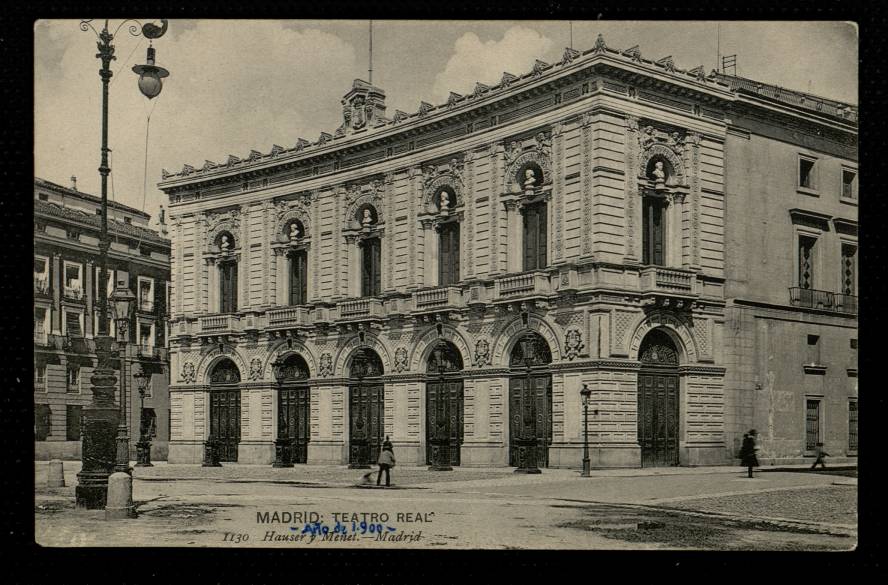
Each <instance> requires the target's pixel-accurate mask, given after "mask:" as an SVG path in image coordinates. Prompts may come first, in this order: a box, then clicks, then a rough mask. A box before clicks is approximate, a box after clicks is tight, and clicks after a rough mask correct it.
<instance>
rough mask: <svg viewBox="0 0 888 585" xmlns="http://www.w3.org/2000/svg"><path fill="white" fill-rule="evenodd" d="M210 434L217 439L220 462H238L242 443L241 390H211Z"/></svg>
mask: <svg viewBox="0 0 888 585" xmlns="http://www.w3.org/2000/svg"><path fill="white" fill-rule="evenodd" d="M210 434H211V435H212V436H213V437H214V438H215V439H216V441H217V442H218V443H217V446H218V449H219V461H237V445H238V443H240V390H237V389H234V390H231V389H215V388H214V389H211V390H210Z"/></svg>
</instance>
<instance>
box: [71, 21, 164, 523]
mask: <svg viewBox="0 0 888 585" xmlns="http://www.w3.org/2000/svg"><path fill="white" fill-rule="evenodd" d="M91 23H92V19H85V20H81V21H80V30H81V31H87V30H91V31H92V32H93V33H94V34H95V35H96V38H97V39H98V43H97V47H98V53H96V57H97V58H98V59H100V60H101V62H102V68H101V69H100V70H99V77H100V78H101V80H102V146H101V163H100V165H99V174H100V175H101V181H102V204H101V232H100V236H99V244H98V248H99V282H98V288H99V291H101V294H99V295H98V303H97V304H98V313H99V329H98V332H97V334H96V336H95V338H94V339H95V345H96V362H97V363H96V368H95V369H94V370H93V374H92V377H91V378H90V383H91V384H92V402H91V403H90V404H89V405H87V406H86V408H85V409H84V413H83V418H84V430H83V433H82V441H83V444H82V448H81V453H82V455H81V459H82V467H81V471H80V473H78V474H77V488H76V490H75V500H76V505H77V507H79V508H88V509H97V508H104V507H105V505H106V502H107V497H108V477H109V476H110V475H111V472H112V471H113V470H114V468H115V459H117V457H116V455H115V451H116V450H117V446H116V445H115V439H114V427H115V426H117V427H118V428H119V425H120V421H119V420H117V416H118V413H117V409H116V408H115V407H114V386H115V384H116V382H117V380H116V378H115V375H114V369H113V368H112V367H111V365H112V364H111V343H112V341H113V340H112V338H111V337H110V336H109V334H108V298H107V297H106V295H105V291H107V290H108V249H109V248H110V247H111V242H110V240H109V239H108V175H109V174H110V173H111V167H110V164H109V162H108V153H109V152H110V149H109V148H108V88H109V85H110V82H111V77H112V76H113V75H114V74H113V72H112V71H111V61H113V60H115V59H116V58H117V57H115V56H114V45H113V44H112V41H113V40H114V36H115V35H116V34H117V32H118V31H119V30H120V29H121V28H122V27H123V25H124V24H127V23H130V24H129V26H128V27H127V31H128V32H129V34H130V35H132V36H138V35H139V34H140V32H141V34H142V35H143V36H144V37H145V38H147V39H149V42H150V40H153V39H158V38H160V37H162V36H163V35H164V33H166V30H167V24H168V23H167V21H166V20H161V25H160V26H158V25H155V24H153V23H150V22H149V23H145V24H141V23H139V22H138V21H135V20H132V19H127V20H124V21H123V22H121V23H120V24H119V25H118V26H117V28H116V29H115V30H114V32H113V33H111V32H110V31H109V30H108V20H107V19H105V22H104V26H103V27H102V30H101V31H97V30H96V29H95V27H93V25H92V24H91ZM139 25H141V26H139ZM155 54H156V53H155V51H154V49H153V47H150V46H149V51H148V61H149V63H148V66H146V67H145V68H144V69H143V70H142V71H137V73H139V75H140V80H139V89H140V90H141V91H142V94H143V95H144V96H145V97H147V98H148V99H152V98H154V97H157V95H158V94H159V93H160V90H161V89H162V87H163V83H162V81H161V80H162V79H163V78H164V77H166V76H168V75H169V72H168V71H167V70H166V69H163V68H162V67H157V66H155V65H154V58H155ZM143 78H144V81H143ZM121 363H123V362H122V361H121ZM121 383H123V382H121ZM124 424H125V423H124ZM127 459H128V456H127ZM127 467H129V464H128V463H127Z"/></svg>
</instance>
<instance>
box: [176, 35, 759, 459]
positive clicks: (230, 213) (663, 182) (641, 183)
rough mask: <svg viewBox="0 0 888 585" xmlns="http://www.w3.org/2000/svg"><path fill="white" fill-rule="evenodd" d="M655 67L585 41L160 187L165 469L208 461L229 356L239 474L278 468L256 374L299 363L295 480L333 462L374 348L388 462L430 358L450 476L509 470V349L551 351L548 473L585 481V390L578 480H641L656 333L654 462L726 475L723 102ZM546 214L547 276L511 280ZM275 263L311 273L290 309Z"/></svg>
mask: <svg viewBox="0 0 888 585" xmlns="http://www.w3.org/2000/svg"><path fill="white" fill-rule="evenodd" d="M669 65H670V66H669V67H668V68H664V65H663V64H662V63H660V62H656V63H655V62H653V61H649V60H646V59H643V58H641V56H640V54H638V55H636V54H635V53H633V54H624V53H621V52H619V51H616V50H613V49H610V48H608V47H607V46H606V45H605V43H604V41H603V39H599V43H598V44H597V45H596V47H595V48H594V49H592V50H590V51H586V52H585V53H583V54H579V53H577V52H576V51H570V50H568V51H566V52H565V58H564V59H563V60H562V61H561V62H559V63H558V64H555V65H550V64H546V63H543V62H541V61H538V62H537V64H536V65H535V66H534V68H533V70H532V71H531V72H529V73H527V74H525V75H522V76H514V75H510V74H505V75H504V76H503V80H502V81H501V83H500V84H499V85H497V86H494V87H487V86H483V85H481V84H479V85H478V87H477V88H476V91H475V92H473V93H472V94H470V95H467V96H458V95H457V94H451V99H450V100H448V103H447V104H445V105H441V106H438V107H434V106H430V105H429V104H426V103H423V104H421V106H420V108H419V110H418V111H417V112H416V113H414V114H405V113H404V112H400V111H398V112H396V113H395V115H394V116H392V117H391V118H387V117H386V116H385V104H384V98H385V94H384V92H382V91H381V90H379V89H378V88H374V87H372V86H370V85H369V84H366V83H364V82H361V81H356V82H355V84H354V87H353V88H352V90H351V91H350V92H349V93H348V94H347V95H346V98H345V99H344V100H343V115H344V121H343V126H342V127H341V128H340V129H339V130H337V131H336V133H335V135H330V134H327V133H323V134H322V135H321V136H320V138H319V139H318V140H317V141H316V142H314V143H312V142H309V141H307V140H304V139H301V138H300V139H299V140H298V141H297V143H296V145H295V146H294V147H293V148H290V149H282V148H280V147H275V148H274V149H273V150H272V152H271V153H270V154H267V155H262V154H261V153H258V152H256V151H253V152H252V153H251V155H250V157H248V158H247V159H244V160H241V159H240V158H238V157H236V156H230V157H229V159H228V162H227V163H225V164H215V163H212V162H210V161H207V163H206V164H205V165H204V167H203V168H202V169H200V170H197V169H195V168H194V167H191V166H189V165H185V167H184V168H183V170H182V171H181V172H179V173H175V174H170V173H168V172H166V171H164V173H163V181H162V182H161V183H160V188H161V189H162V190H163V191H165V192H166V193H167V194H168V195H169V197H170V217H171V222H172V228H171V235H172V241H173V256H172V268H173V270H172V272H173V300H172V318H171V334H170V360H171V370H172V379H171V387H170V392H171V410H172V415H171V416H172V437H171V443H170V456H169V457H170V461H171V462H179V463H181V462H189V463H198V462H200V461H201V460H202V458H203V456H204V441H205V440H206V439H207V437H208V435H209V433H210V430H211V429H210V427H211V426H212V424H211V423H210V417H211V415H212V412H211V411H212V409H213V408H214V407H213V406H212V405H211V402H212V400H213V397H214V396H215V394H214V387H213V385H212V384H210V382H209V377H210V374H211V372H213V371H214V368H215V367H216V366H217V365H218V364H219V363H221V362H222V361H223V360H231V361H232V362H233V363H234V365H235V366H236V367H237V369H238V371H239V372H240V380H241V381H240V382H239V383H238V384H237V385H236V388H237V390H238V391H239V396H240V403H239V404H240V406H239V411H237V412H238V414H237V416H238V417H239V419H238V421H239V437H240V439H239V444H238V455H237V460H238V461H241V462H251V463H271V462H272V461H273V460H274V459H275V443H274V441H275V439H276V437H277V436H278V429H279V424H280V423H279V408H280V404H279V400H278V395H279V390H278V384H277V382H276V378H275V375H274V371H273V370H274V365H273V364H274V363H275V362H276V360H278V359H283V358H286V357H287V356H289V355H291V354H298V355H299V356H301V357H302V359H304V361H305V363H306V364H307V367H308V370H309V378H308V380H307V381H306V382H305V384H306V385H308V386H309V387H310V394H311V398H310V417H309V418H310V440H309V442H308V448H307V449H308V451H307V461H308V462H309V463H346V462H348V461H349V444H350V422H351V421H350V414H349V413H350V410H349V408H350V405H349V400H350V395H351V392H350V390H349V387H350V386H353V385H354V384H355V379H354V378H353V377H350V376H351V372H352V371H353V370H352V366H353V358H354V356H355V352H356V351H357V350H359V349H361V348H367V349H369V350H372V351H373V352H375V354H376V355H378V357H379V359H380V361H381V363H382V369H383V375H382V376H381V377H379V378H378V379H377V381H378V382H380V383H382V384H383V385H384V404H383V407H382V410H381V413H382V414H381V416H382V425H383V428H384V434H385V435H388V436H390V437H391V440H392V442H393V443H394V446H395V452H396V453H397V454H398V459H399V461H401V462H403V463H405V464H424V463H426V462H427V447H429V445H428V444H427V443H428V437H429V436H430V432H429V429H427V428H426V427H427V425H428V424H430V423H429V421H430V420H431V419H430V413H429V412H428V411H427V409H428V392H427V388H428V384H430V383H432V382H433V380H434V375H433V372H431V371H429V370H428V364H429V361H430V359H431V356H432V354H433V351H434V348H435V347H436V344H438V343H439V340H441V339H443V340H445V341H446V342H447V344H449V345H448V347H453V348H455V349H456V350H457V351H458V352H459V355H460V357H461V362H462V369H461V371H460V373H459V375H458V378H459V380H461V381H462V389H463V398H462V411H461V418H460V423H461V424H460V433H461V435H460V436H461V441H460V443H461V444H460V464H461V465H467V466H471V465H475V466H488V465H496V466H504V465H508V464H509V462H510V447H511V446H512V444H513V443H514V442H515V436H514V435H513V433H512V431H511V430H510V429H511V427H512V425H517V424H519V423H518V422H516V421H517V420H518V419H519V418H520V416H519V414H521V413H518V412H511V410H512V404H513V402H512V400H510V397H511V396H512V392H513V390H512V388H513V387H514V386H515V384H516V382H515V381H516V380H517V379H520V378H521V377H522V376H524V374H525V372H526V371H529V369H530V366H527V370H526V369H525V367H524V366H521V365H520V364H518V363H517V362H515V361H514V359H513V360H510V356H513V353H514V351H515V350H516V347H517V346H518V343H519V340H520V339H521V338H522V337H523V336H525V335H526V334H527V333H528V332H533V333H535V334H537V335H538V336H539V338H540V339H542V340H544V341H543V345H544V346H545V349H546V350H547V352H548V355H549V356H550V357H551V359H550V361H549V362H548V363H547V364H546V365H545V366H544V367H542V368H541V369H539V370H535V372H537V373H539V374H540V375H544V376H548V377H550V382H549V384H550V386H549V388H550V392H551V402H550V403H549V406H548V407H546V408H548V414H549V417H550V419H549V422H548V423H547V424H548V428H549V429H550V436H549V438H548V440H547V441H548V465H549V466H552V467H577V466H579V465H580V460H581V458H582V451H583V428H584V425H583V422H584V421H583V417H584V409H583V404H582V400H581V395H580V390H581V389H582V388H583V387H584V386H586V387H588V389H589V390H590V391H591V396H590V399H589V403H588V417H589V418H588V423H589V425H588V426H589V441H590V444H591V446H592V447H593V449H592V453H593V456H592V457H593V461H592V464H593V465H594V466H606V467H637V466H639V465H642V460H643V457H645V455H644V453H645V452H646V451H645V449H647V448H648V447H646V446H645V445H646V443H644V441H642V440H641V438H640V437H641V435H642V427H644V428H645V429H647V431H644V432H648V431H650V428H648V427H649V426H650V420H649V419H645V420H644V421H642V420H640V415H639V412H640V410H639V406H638V405H639V404H640V402H639V391H640V390H639V389H640V387H641V384H642V380H641V377H643V376H644V375H646V374H645V373H646V372H647V373H650V372H652V371H654V370H656V368H654V370H650V367H649V366H650V364H647V365H646V364H645V363H642V360H641V357H640V355H639V352H640V350H641V349H642V348H643V347H647V346H646V345H645V344H646V343H647V342H646V340H650V339H651V337H650V336H649V334H650V333H651V332H661V333H663V334H665V335H666V336H667V338H668V340H667V341H666V342H665V343H666V345H667V346H669V347H671V349H668V351H670V352H674V356H675V359H674V362H671V363H670V364H668V367H667V368H666V373H667V374H668V377H671V379H674V380H675V381H676V384H677V398H676V400H677V402H676V404H675V409H676V416H675V417H674V418H673V419H670V420H669V422H668V425H670V428H671V429H672V430H670V431H669V432H670V433H671V434H670V437H671V438H670V439H669V440H670V441H672V440H674V442H675V443H674V444H675V449H674V453H673V452H672V451H670V452H669V453H668V454H667V455H666V458H667V459H669V461H670V464H681V465H707V464H722V463H725V462H727V461H730V460H731V458H732V457H733V456H734V453H733V450H734V449H733V445H732V442H731V437H730V436H729V435H728V434H727V432H728V430H729V429H731V430H733V429H735V428H736V427H738V424H739V426H741V427H742V426H743V425H744V424H745V423H737V422H736V421H733V420H730V421H729V420H727V417H729V416H740V414H737V413H735V412H733V411H731V410H730V409H729V408H728V406H729V405H733V404H734V401H733V399H730V398H728V397H727V396H726V379H727V378H726V357H725V355H724V348H725V347H726V346H725V343H724V341H723V340H724V338H725V332H724V328H725V304H726V297H725V282H726V278H727V275H726V272H725V269H726V257H725V256H726V245H725V230H726V222H725V216H726V206H725V204H726V198H725V194H726V184H725V181H726V165H727V163H726V160H727V158H728V156H729V153H728V151H727V150H726V142H727V141H728V130H729V124H728V122H727V121H726V114H725V112H727V111H728V110H729V108H731V107H732V104H734V103H735V102H737V100H738V94H737V92H736V91H732V90H731V88H730V87H728V85H726V84H725V83H723V82H720V81H719V80H717V79H715V78H713V77H711V76H710V77H709V78H706V77H704V76H703V75H702V74H700V73H699V71H697V70H691V71H683V70H680V69H677V68H675V67H674V64H672V63H671V62H670V63H669ZM359 106H360V107H361V108H363V109H361V108H359ZM442 193H446V197H443V196H442ZM654 200H655V201H656V205H657V206H658V208H659V209H661V210H662V212H661V213H662V215H661V216H660V219H659V220H658V222H659V223H660V224H662V225H663V228H662V231H661V232H659V233H660V236H659V237H660V240H661V241H659V244H658V246H659V247H658V249H657V253H658V254H661V260H660V261H659V263H657V264H655V263H653V262H650V261H648V262H645V258H646V256H645V254H646V252H644V251H643V250H645V249H652V248H650V246H651V239H650V237H648V236H646V235H645V233H646V232H644V230H646V229H650V221H651V220H649V219H646V218H645V216H644V215H643V214H644V213H648V211H649V206H650V205H649V204H650V201H654ZM540 206H545V214H544V215H542V216H538V217H544V218H545V223H544V225H542V226H538V228H539V231H538V232H536V233H537V234H544V236H540V238H542V239H543V240H544V243H545V245H543V243H542V242H537V243H536V247H534V248H533V250H534V253H537V254H541V255H542V256H540V260H539V262H537V261H536V260H533V262H534V263H535V265H534V267H533V268H532V269H527V266H528V262H529V261H528V252H527V250H528V246H529V243H528V237H529V236H526V234H527V233H528V231H527V230H528V227H527V225H528V222H529V220H528V217H529V215H528V214H529V211H528V210H529V209H531V208H534V209H540V208H541V207H540ZM365 210H367V211H366V212H365ZM646 210H648V211H646ZM452 222H458V224H459V246H458V250H459V257H458V266H459V269H458V272H459V276H458V278H457V279H456V281H455V282H452V283H448V284H446V285H444V286H442V285H441V282H440V281H439V278H440V275H441V273H442V269H443V268H442V266H440V265H439V263H441V262H443V260H442V258H444V256H443V254H444V252H443V251H442V248H441V246H443V244H442V242H443V240H442V239H441V238H442V237H443V236H442V235H441V234H443V232H441V230H442V228H446V225H448V224H450V223H452ZM293 225H296V226H297V229H296V232H295V233H297V234H299V235H298V236H293V237H291V234H292V233H293V232H292V231H291V230H292V227H291V226H293ZM223 235H225V236H226V238H225V240H224V242H225V245H223V244H222V242H223V240H222V239H221V237H222V236H223ZM370 239H378V241H379V246H380V251H379V264H380V265H381V266H380V272H381V276H380V279H379V294H374V295H370V296H362V282H363V280H362V279H364V278H365V277H364V276H363V274H364V272H365V271H366V270H367V267H366V266H365V261H364V259H363V257H362V254H363V253H364V252H363V251H365V250H366V248H362V244H363V243H364V242H366V241H367V240H370ZM362 250H363V251H362ZM541 250H542V251H541ZM294 254H296V255H299V254H304V258H305V265H306V266H307V282H306V287H305V288H306V297H307V298H306V299H305V302H304V303H301V304H298V305H290V303H289V302H290V299H291V296H290V295H291V292H292V291H291V290H290V287H291V286H292V284H291V282H292V281H291V277H290V276H291V274H292V271H293V270H294V268H293V263H294V262H295V260H293V258H295V257H297V256H294ZM454 261H455V260H454V259H453V258H449V260H447V262H450V263H452V262H454ZM232 264H234V265H236V266H237V279H236V287H237V290H236V298H237V308H236V310H234V311H227V312H225V313H223V312H221V308H222V306H223V305H222V299H220V298H219V297H220V295H222V296H225V295H229V296H230V295H231V294H232V293H231V290H228V292H226V289H224V286H225V285H224V282H229V283H231V282H233V281H230V279H229V280H225V279H226V278H228V277H226V276H225V274H227V273H224V271H223V269H222V268H220V267H221V266H230V265H232ZM362 271H364V272H362ZM220 279H222V280H221V281H220ZM231 286H234V285H233V284H231ZM661 353H662V352H661ZM653 355H654V356H656V355H657V354H656V353H654V354H653ZM226 363H227V362H226ZM516 364H517V365H516ZM657 371H659V370H657ZM661 373H662V372H661ZM529 375H530V374H528V376H529ZM229 388H231V386H229ZM670 408H671V407H670ZM646 412H647V411H646ZM653 416H654V417H655V418H656V416H658V415H656V414H654V415H653ZM659 416H663V415H662V414H661V415H659Z"/></svg>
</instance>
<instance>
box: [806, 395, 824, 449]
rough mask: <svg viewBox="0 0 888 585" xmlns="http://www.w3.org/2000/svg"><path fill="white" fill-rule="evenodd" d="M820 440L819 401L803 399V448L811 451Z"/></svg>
mask: <svg viewBox="0 0 888 585" xmlns="http://www.w3.org/2000/svg"><path fill="white" fill-rule="evenodd" d="M819 442H820V401H819V400H811V399H809V400H806V401H805V450H807V451H813V450H814V448H815V447H816V446H817V443H819Z"/></svg>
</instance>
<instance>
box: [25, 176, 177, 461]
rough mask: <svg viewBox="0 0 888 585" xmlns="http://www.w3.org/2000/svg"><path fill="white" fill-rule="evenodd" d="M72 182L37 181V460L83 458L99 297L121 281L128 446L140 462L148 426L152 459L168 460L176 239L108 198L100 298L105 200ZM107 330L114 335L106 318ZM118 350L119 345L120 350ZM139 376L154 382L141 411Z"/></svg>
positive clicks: (114, 332) (148, 390) (35, 307)
mask: <svg viewBox="0 0 888 585" xmlns="http://www.w3.org/2000/svg"><path fill="white" fill-rule="evenodd" d="M72 183H73V184H72V186H71V187H64V186H62V185H58V184H56V183H52V182H50V181H46V180H43V179H39V178H35V179H34V372H35V373H34V410H35V412H34V435H35V452H36V453H35V456H36V458H37V459H51V458H62V459H79V458H80V455H81V451H80V449H81V443H80V438H81V415H82V410H83V408H84V407H85V406H86V405H87V404H89V403H90V402H91V400H92V394H91V392H90V376H91V375H92V371H93V368H94V367H95V366H96V356H95V344H94V342H93V337H94V336H95V335H96V334H97V332H98V322H99V314H98V301H97V298H98V295H100V294H110V293H111V292H112V291H113V290H114V286H115V283H123V284H125V285H126V286H128V287H129V288H130V290H131V291H132V292H133V294H134V295H135V296H136V306H135V310H134V312H133V315H132V317H131V319H130V324H129V341H128V343H127V345H126V351H125V354H124V355H118V359H117V360H115V361H116V364H115V367H116V368H117V372H118V373H117V375H118V378H119V375H120V374H119V372H120V370H119V368H120V362H121V361H122V362H123V365H124V367H125V369H126V375H127V412H129V420H128V425H129V432H130V437H131V441H130V446H131V448H132V450H133V458H135V443H136V441H137V440H138V437H139V432H140V429H142V428H144V429H145V430H146V432H147V433H148V434H149V435H150V436H151V440H152V441H153V444H152V457H154V458H156V459H165V458H166V454H167V442H168V439H169V392H168V385H169V361H168V354H167V350H166V343H167V339H168V332H167V307H168V306H169V294H170V264H169V257H170V241H169V240H168V239H167V238H165V237H162V236H161V234H159V233H157V232H156V231H153V230H151V229H149V228H148V225H149V220H150V216H149V215H148V214H146V213H144V212H142V211H139V210H137V209H133V208H131V207H127V206H125V205H122V204H120V203H116V202H114V201H109V202H108V235H109V237H110V238H111V248H110V250H109V252H108V269H109V279H108V290H107V291H100V290H99V285H98V282H99V249H98V242H99V234H100V229H101V224H100V222H101V215H100V214H101V199H99V198H98V197H95V196H93V195H89V194H87V193H82V192H80V191H78V190H77V188H76V179H74V178H73V177H72ZM161 228H163V225H162V226H161ZM109 311H110V304H109ZM109 315H110V313H109ZM109 328H110V329H111V331H110V333H111V335H115V334H116V331H115V327H114V321H113V319H111V318H110V317H109ZM120 350H121V347H120V345H116V346H115V351H118V352H120ZM140 371H144V372H146V373H148V374H150V375H151V378H150V381H149V383H148V387H147V389H146V393H145V399H144V403H145V409H144V412H143V411H142V410H141V409H140V406H141V405H140V399H139V394H138V387H137V385H136V381H135V379H134V378H133V376H134V375H135V374H137V373H139V372H140ZM118 387H119V380H118Z"/></svg>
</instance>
